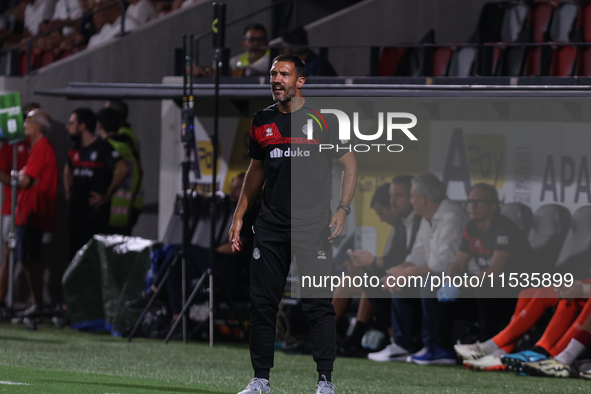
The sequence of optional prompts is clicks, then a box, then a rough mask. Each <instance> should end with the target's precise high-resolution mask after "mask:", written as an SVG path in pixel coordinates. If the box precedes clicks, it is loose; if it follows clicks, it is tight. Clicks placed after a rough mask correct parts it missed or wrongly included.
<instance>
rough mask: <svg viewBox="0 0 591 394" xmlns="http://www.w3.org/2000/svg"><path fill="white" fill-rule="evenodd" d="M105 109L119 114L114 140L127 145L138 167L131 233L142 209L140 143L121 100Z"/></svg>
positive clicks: (130, 225)
mask: <svg viewBox="0 0 591 394" xmlns="http://www.w3.org/2000/svg"><path fill="white" fill-rule="evenodd" d="M105 108H113V109H115V110H117V112H119V115H120V116H121V124H120V126H119V131H118V132H117V137H116V139H117V140H118V141H122V142H126V143H127V144H128V145H129V147H130V148H131V150H132V152H133V155H134V156H135V160H136V161H137V165H138V167H137V168H138V170H139V181H138V182H139V188H138V189H137V190H136V192H135V197H134V199H133V204H132V206H131V215H130V217H129V227H130V233H131V229H132V228H133V226H135V224H136V223H137V221H138V218H139V216H140V213H141V212H142V209H143V208H144V181H143V179H144V170H143V168H142V162H141V161H140V141H139V139H138V138H137V136H136V134H135V131H134V130H133V128H132V127H131V125H130V124H129V123H128V122H127V115H128V114H129V107H128V106H127V104H125V102H124V101H123V100H108V101H107V102H106V103H105Z"/></svg>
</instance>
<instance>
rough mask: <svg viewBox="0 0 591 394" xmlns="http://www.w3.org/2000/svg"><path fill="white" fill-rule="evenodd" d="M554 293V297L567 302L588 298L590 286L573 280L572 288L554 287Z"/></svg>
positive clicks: (590, 291) (590, 290)
mask: <svg viewBox="0 0 591 394" xmlns="http://www.w3.org/2000/svg"><path fill="white" fill-rule="evenodd" d="M554 291H556V296H557V297H558V298H562V299H565V300H567V301H574V300H576V299H581V298H589V295H590V293H591V286H590V285H588V284H585V283H583V282H581V281H580V280H575V281H574V282H573V284H572V286H570V287H567V286H560V287H555V288H554Z"/></svg>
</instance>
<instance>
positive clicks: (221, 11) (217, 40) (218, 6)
mask: <svg viewBox="0 0 591 394" xmlns="http://www.w3.org/2000/svg"><path fill="white" fill-rule="evenodd" d="M213 8H214V22H213V24H212V26H213V27H214V28H213V31H214V36H213V43H214V47H215V48H216V49H215V62H216V68H215V94H214V100H215V107H214V108H215V109H214V115H213V134H212V136H211V144H212V150H213V163H212V175H211V192H212V196H213V198H212V199H211V207H210V212H211V215H210V218H211V229H210V239H209V242H210V246H209V262H210V264H209V269H210V270H211V274H210V275H209V346H213V342H214V341H213V339H214V338H213V305H214V303H213V296H214V292H213V272H214V271H215V248H216V246H217V245H216V244H215V239H216V237H215V234H216V232H215V227H216V226H215V224H216V223H215V221H216V218H217V212H216V211H217V209H216V206H217V203H216V200H217V197H216V191H217V171H218V166H217V164H218V163H217V161H218V131H219V130H218V127H219V117H220V74H221V72H222V66H223V61H222V59H223V52H224V47H225V35H226V5H225V4H224V3H213Z"/></svg>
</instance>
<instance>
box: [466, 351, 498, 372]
mask: <svg viewBox="0 0 591 394" xmlns="http://www.w3.org/2000/svg"><path fill="white" fill-rule="evenodd" d="M464 366H465V367H466V368H468V369H474V370H477V371H506V370H507V367H506V366H505V365H503V363H502V362H501V358H500V357H497V356H493V355H492V354H489V355H488V356H484V357H481V358H479V359H477V360H466V361H464Z"/></svg>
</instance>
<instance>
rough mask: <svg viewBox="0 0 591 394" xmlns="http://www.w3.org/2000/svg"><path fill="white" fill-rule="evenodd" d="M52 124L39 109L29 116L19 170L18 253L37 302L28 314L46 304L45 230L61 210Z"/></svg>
mask: <svg viewBox="0 0 591 394" xmlns="http://www.w3.org/2000/svg"><path fill="white" fill-rule="evenodd" d="M50 127H51V123H50V118H49V115H48V114H47V113H46V112H44V111H42V110H40V109H35V110H33V111H31V112H29V114H28V115H27V119H26V121H25V136H26V137H27V138H28V140H29V142H30V144H31V151H30V154H29V158H28V159H27V163H26V164H25V166H24V167H23V169H22V170H21V171H20V172H19V180H18V187H19V188H20V189H22V190H21V192H20V193H19V196H18V201H17V206H16V225H17V256H18V260H19V261H20V262H21V263H22V264H23V267H24V269H25V274H26V277H27V281H28V283H29V289H30V290H31V296H32V298H33V304H32V305H31V307H30V308H29V309H27V311H25V314H30V313H33V312H35V311H37V310H39V309H41V308H42V307H43V274H44V271H45V264H44V263H43V262H42V261H41V247H42V239H43V233H44V232H45V231H49V232H52V231H53V230H54V228H55V220H56V210H57V178H58V171H59V170H58V165H57V158H56V155H55V149H54V148H53V145H52V144H51V143H50V142H49V140H48V139H47V137H45V133H46V132H47V131H48V130H49V128H50Z"/></svg>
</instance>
